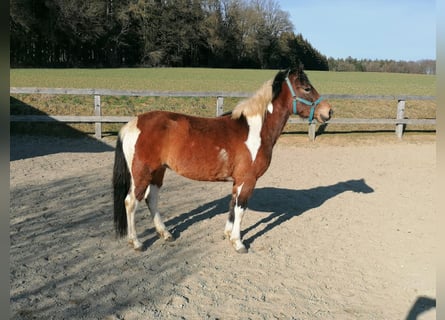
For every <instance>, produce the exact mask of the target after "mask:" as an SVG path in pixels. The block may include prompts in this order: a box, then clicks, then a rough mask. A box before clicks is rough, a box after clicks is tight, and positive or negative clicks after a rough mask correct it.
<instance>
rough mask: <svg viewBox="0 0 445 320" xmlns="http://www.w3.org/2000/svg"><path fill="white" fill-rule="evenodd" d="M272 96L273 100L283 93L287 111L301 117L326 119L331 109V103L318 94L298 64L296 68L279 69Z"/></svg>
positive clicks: (319, 120)
mask: <svg viewBox="0 0 445 320" xmlns="http://www.w3.org/2000/svg"><path fill="white" fill-rule="evenodd" d="M272 90H273V98H272V100H275V99H276V98H278V97H279V96H281V95H283V96H284V99H285V100H286V105H287V106H288V107H289V112H290V113H293V114H298V115H299V116H300V117H302V118H309V122H312V119H316V120H317V121H318V122H321V123H323V122H326V121H328V120H329V119H330V118H331V116H332V114H333V110H332V108H331V105H330V104H329V102H327V101H326V100H323V98H322V97H321V96H320V95H319V94H318V92H317V90H316V89H315V88H314V87H313V86H312V84H311V83H310V81H309V78H308V77H307V75H306V73H304V71H303V67H302V66H300V67H298V68H296V69H288V70H286V71H280V72H278V74H277V75H276V76H275V79H274V81H273V84H272Z"/></svg>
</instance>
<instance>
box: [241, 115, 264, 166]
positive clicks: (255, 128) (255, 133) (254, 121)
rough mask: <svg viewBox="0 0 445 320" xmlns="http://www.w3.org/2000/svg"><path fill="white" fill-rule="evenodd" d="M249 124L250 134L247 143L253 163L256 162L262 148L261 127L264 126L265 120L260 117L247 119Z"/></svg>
mask: <svg viewBox="0 0 445 320" xmlns="http://www.w3.org/2000/svg"><path fill="white" fill-rule="evenodd" d="M247 124H248V125H249V134H248V136H247V140H246V142H245V143H246V146H247V148H248V149H249V152H250V155H251V157H252V162H254V161H255V159H256V155H257V153H258V149H259V148H260V146H261V127H262V126H263V119H262V117H261V116H260V115H256V116H252V117H247Z"/></svg>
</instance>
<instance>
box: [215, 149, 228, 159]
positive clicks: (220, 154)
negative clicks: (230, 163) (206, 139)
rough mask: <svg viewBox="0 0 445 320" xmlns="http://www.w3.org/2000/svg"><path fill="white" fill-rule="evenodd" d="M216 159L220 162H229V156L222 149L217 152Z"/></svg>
mask: <svg viewBox="0 0 445 320" xmlns="http://www.w3.org/2000/svg"><path fill="white" fill-rule="evenodd" d="M218 159H219V161H221V162H227V160H229V155H228V154H227V150H226V149H224V148H223V149H221V150H219V153H218Z"/></svg>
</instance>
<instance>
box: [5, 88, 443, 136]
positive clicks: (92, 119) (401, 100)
mask: <svg viewBox="0 0 445 320" xmlns="http://www.w3.org/2000/svg"><path fill="white" fill-rule="evenodd" d="M10 93H17V94H52V95H54V94H55V95H60V94H69V95H91V96H94V115H93V116H57V115H11V116H10V121H13V122H71V123H80V122H88V123H95V136H96V138H99V139H100V138H101V137H102V123H105V122H112V123H118V122H128V121H129V120H130V119H132V118H133V117H132V116H103V115H102V111H101V103H100V98H101V96H138V97H216V112H215V114H216V116H218V115H220V114H222V113H223V112H224V110H223V107H224V98H225V97H234V98H246V97H249V96H251V93H245V92H180V91H170V92H162V91H137V90H108V89H64V88H18V87H11V88H10ZM323 97H324V98H325V99H336V100H393V101H397V116H396V118H393V119H383V118H378V119H376V118H374V119H364V118H332V119H331V120H329V121H328V122H326V123H327V124H331V123H338V124H391V125H395V133H396V135H397V137H399V138H402V135H403V131H404V127H405V126H406V125H409V124H411V125H435V124H436V119H407V118H406V117H405V101H407V100H435V99H436V98H435V97H433V96H388V95H344V94H326V95H323ZM288 123H299V124H304V123H307V120H305V119H301V118H297V117H291V118H289V121H288ZM315 128H316V121H315V120H314V121H312V123H310V124H308V135H309V138H310V139H311V140H314V139H315V132H316V130H315Z"/></svg>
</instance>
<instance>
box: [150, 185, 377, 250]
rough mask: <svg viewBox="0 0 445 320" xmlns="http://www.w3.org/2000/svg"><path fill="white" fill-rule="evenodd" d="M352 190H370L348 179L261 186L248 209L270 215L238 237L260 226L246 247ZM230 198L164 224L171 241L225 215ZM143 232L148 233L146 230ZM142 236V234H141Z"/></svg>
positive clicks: (246, 240)
mask: <svg viewBox="0 0 445 320" xmlns="http://www.w3.org/2000/svg"><path fill="white" fill-rule="evenodd" d="M346 191H352V192H357V193H371V192H374V189H373V188H371V187H370V186H369V185H368V184H367V183H366V182H365V180H364V179H358V180H348V181H342V182H338V183H336V184H333V185H329V186H321V187H315V188H311V189H306V190H293V189H283V188H273V187H265V188H259V189H255V191H254V193H253V195H252V197H251V198H250V200H249V204H248V208H249V209H250V210H254V211H260V212H271V213H270V214H269V215H267V216H266V217H265V218H263V219H261V220H259V221H258V222H256V223H255V224H254V225H251V226H248V227H247V228H246V229H244V230H243V231H242V234H241V235H242V236H243V235H245V234H247V233H249V232H250V231H252V230H254V229H256V228H258V227H259V226H260V225H264V228H262V229H261V230H259V231H258V232H256V233H255V234H253V235H251V236H250V237H249V238H246V239H243V242H244V244H245V245H246V246H247V247H249V246H250V244H252V243H253V242H254V241H255V239H257V238H259V237H261V236H262V235H264V234H265V233H267V232H269V231H270V230H272V229H273V228H275V227H277V226H279V225H281V224H282V223H284V222H286V221H288V220H290V219H292V218H293V217H297V216H299V215H301V214H303V213H305V212H306V211H308V210H310V209H314V208H317V207H319V206H321V205H322V204H323V203H324V202H326V201H327V200H329V199H331V198H334V197H336V196H337V195H339V194H341V193H343V192H346ZM230 199H231V196H230V195H227V196H226V197H223V198H220V199H217V200H214V201H211V202H208V203H206V204H204V205H201V206H199V207H197V208H196V209H194V210H192V211H190V212H186V213H182V214H180V215H179V216H177V217H174V218H172V219H170V220H169V221H167V222H166V225H167V227H168V228H169V229H171V232H172V234H173V236H174V237H175V238H178V237H180V235H181V233H182V232H183V231H185V230H187V229H188V228H189V227H190V226H191V225H193V224H194V223H196V222H199V221H202V220H205V219H211V218H213V217H215V216H216V215H219V214H222V213H227V212H228V208H229V202H230ZM147 232H151V231H149V230H147ZM144 235H146V234H144ZM155 240H156V238H151V239H148V240H147V241H146V242H145V243H144V247H145V248H147V247H149V246H150V245H151V244H152V243H153V242H154V241H155Z"/></svg>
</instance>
